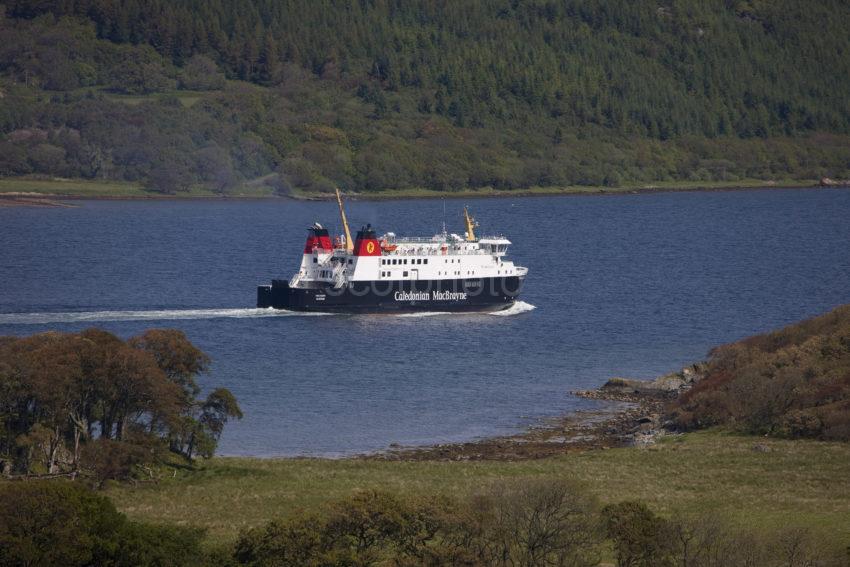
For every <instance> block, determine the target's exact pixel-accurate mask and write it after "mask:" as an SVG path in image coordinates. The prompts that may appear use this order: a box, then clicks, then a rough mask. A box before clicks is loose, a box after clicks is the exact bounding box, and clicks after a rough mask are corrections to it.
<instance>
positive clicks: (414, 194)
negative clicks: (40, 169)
mask: <svg viewBox="0 0 850 567" xmlns="http://www.w3.org/2000/svg"><path fill="white" fill-rule="evenodd" d="M814 184H815V182H814V181H813V180H812V181H798V180H789V181H777V182H765V181H763V180H758V179H753V180H744V181H734V182H723V181H718V182H691V183H688V182H661V183H658V184H655V185H626V186H623V187H592V186H583V185H582V186H571V187H535V188H532V189H520V190H516V191H499V190H496V189H471V190H468V191H450V192H445V191H432V190H429V189H401V190H397V191H379V192H375V193H360V194H358V195H357V197H358V198H360V199H405V198H441V197H446V198H466V197H488V196H527V195H585V194H594V195H595V194H600V193H601V194H617V193H630V192H650V191H694V190H733V189H753V188H782V187H806V186H812V185H814ZM8 193H36V194H39V195H44V196H50V195H58V196H69V197H80V198H91V199H98V198H165V197H168V198H178V199H179V198H198V197H218V196H219V195H217V194H215V193H213V192H211V191H207V190H204V189H200V188H195V189H193V190H192V191H188V192H181V193H176V194H174V195H168V196H165V195H162V194H159V193H154V192H150V191H146V190H145V189H144V188H142V187H141V186H140V185H137V184H134V183H128V182H121V181H93V180H90V179H31V178H24V177H17V178H14V177H13V178H0V195H3V194H8ZM227 196H228V197H236V198H238V197H274V194H273V193H272V191H271V189H270V188H269V187H267V186H264V185H250V184H246V185H243V186H242V187H241V188H239V189H238V190H236V191H233V192H231V193H229V194H228V195H227ZM295 196H296V197H297V198H306V199H316V198H319V199H326V198H329V196H328V195H327V194H322V193H299V194H297V195H295Z"/></svg>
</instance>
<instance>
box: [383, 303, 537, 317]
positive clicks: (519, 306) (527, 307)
mask: <svg viewBox="0 0 850 567" xmlns="http://www.w3.org/2000/svg"><path fill="white" fill-rule="evenodd" d="M533 309H536V307H535V306H534V305H532V304H530V303H526V302H525V301H517V302H516V303H514V304H513V305H511V306H510V307H508V308H507V309H503V310H501V311H421V312H418V313H401V314H398V315H395V317H413V318H416V317H434V316H437V315H454V316H467V317H469V316H471V315H498V316H499V317H510V316H511V315H519V314H520V313H528V312H529V311H531V310H533Z"/></svg>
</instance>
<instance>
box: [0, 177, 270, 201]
mask: <svg viewBox="0 0 850 567" xmlns="http://www.w3.org/2000/svg"><path fill="white" fill-rule="evenodd" d="M9 193H36V194H39V195H44V196H68V197H80V198H90V199H103V198H128V199H130V198H132V199H149V198H153V199H156V198H174V199H181V198H189V199H192V198H199V197H219V196H220V195H218V194H216V193H213V192H212V191H208V190H205V189H201V188H194V189H192V190H191V191H186V192H181V193H176V194H174V195H163V194H161V193H154V192H151V191H146V190H145V189H144V188H143V187H141V186H140V185H137V184H135V183H128V182H122V181H93V180H90V179H30V178H21V177H19V178H0V195H3V194H9ZM227 196H228V197H271V196H272V193H271V190H270V189H269V188H268V187H266V186H249V185H245V186H243V187H241V188H239V189H238V190H235V191H233V192H232V193H228V195H227Z"/></svg>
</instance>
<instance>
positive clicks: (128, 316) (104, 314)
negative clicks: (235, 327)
mask: <svg viewBox="0 0 850 567" xmlns="http://www.w3.org/2000/svg"><path fill="white" fill-rule="evenodd" d="M532 309H534V306H533V305H531V304H530V303H526V302H524V301H517V302H516V303H514V304H513V305H512V306H511V307H509V308H507V309H505V310H503V311H493V312H487V313H483V314H484V315H498V316H499V317H505V316H511V315H519V314H520V313H527V312H528V311H531V310H532ZM321 315H334V313H305V312H301V311H287V310H285V309H273V308H271V307H267V308H250V309H157V310H149V311H68V312H54V313H0V325H47V324H55V323H99V322H104V321H177V320H183V319H252V318H259V317H292V316H297V317H309V316H321ZM439 315H480V313H449V312H443V311H425V312H422V313H406V314H402V315H396V317H434V316H439Z"/></svg>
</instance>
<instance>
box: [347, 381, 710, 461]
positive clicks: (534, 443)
mask: <svg viewBox="0 0 850 567" xmlns="http://www.w3.org/2000/svg"><path fill="white" fill-rule="evenodd" d="M702 375H703V368H702V366H701V365H693V366H688V367H686V368H683V369H682V370H681V371H679V372H674V373H671V374H666V375H664V376H660V377H658V378H656V379H654V380H634V379H629V378H612V379H610V380H608V382H606V383H605V384H604V385H603V386H601V387H600V388H598V389H595V390H581V391H576V392H571V394H572V395H574V396H577V397H581V398H585V399H591V400H598V401H599V402H600V407H599V408H596V409H593V410H581V411H576V412H572V413H570V414H567V415H565V416H562V417H559V418H554V419H551V420H548V421H547V422H545V423H543V424H542V425H539V426H535V427H531V428H529V429H528V430H527V431H524V432H522V433H519V434H516V435H510V436H505V437H493V438H488V439H481V440H478V441H471V442H467V443H449V444H440V445H432V446H427V447H391V448H390V449H389V450H388V451H385V452H382V453H378V454H372V455H366V456H363V457H362V458H364V459H369V460H388V461H517V460H527V459H541V458H546V457H552V456H556V455H563V454H566V453H570V452H574V451H585V450H589V449H610V448H612V447H627V446H636V447H646V446H649V445H653V444H654V443H656V442H657V440H658V439H659V438H660V437H662V436H665V435H671V434H675V432H673V431H672V430H671V429H670V427H669V424H668V423H666V421H665V418H664V413H665V412H664V408H665V405H666V404H667V403H668V402H670V401H671V400H674V399H675V398H676V397H677V396H678V395H680V394H681V393H682V392H685V391H687V390H689V389H690V388H691V387H692V386H693V385H694V384H695V383H696V382H698V381H699V380H700V379H701V378H702Z"/></svg>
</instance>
